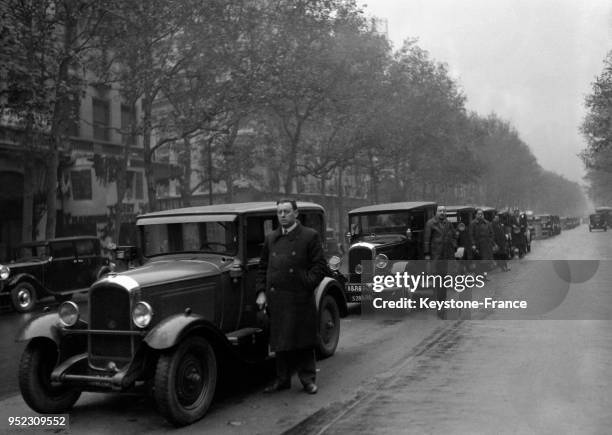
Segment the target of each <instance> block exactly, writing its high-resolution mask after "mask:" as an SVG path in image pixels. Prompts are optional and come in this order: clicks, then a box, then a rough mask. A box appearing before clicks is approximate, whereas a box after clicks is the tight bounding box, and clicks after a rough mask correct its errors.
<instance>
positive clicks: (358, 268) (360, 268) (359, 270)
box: [355, 263, 363, 275]
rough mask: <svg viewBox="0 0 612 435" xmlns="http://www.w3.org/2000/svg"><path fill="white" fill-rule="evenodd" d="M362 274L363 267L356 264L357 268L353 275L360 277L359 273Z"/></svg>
mask: <svg viewBox="0 0 612 435" xmlns="http://www.w3.org/2000/svg"><path fill="white" fill-rule="evenodd" d="M362 272H363V266H362V265H361V263H360V264H358V265H357V266H355V273H356V274H357V275H361V273H362Z"/></svg>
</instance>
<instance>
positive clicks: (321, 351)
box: [317, 295, 340, 358]
mask: <svg viewBox="0 0 612 435" xmlns="http://www.w3.org/2000/svg"><path fill="white" fill-rule="evenodd" d="M339 340H340V310H339V309H338V304H337V303H336V300H335V299H334V298H333V297H332V296H330V295H325V296H324V297H323V299H321V304H320V306H319V344H318V346H317V354H318V356H319V358H327V357H330V356H332V355H333V354H334V352H336V347H338V341H339Z"/></svg>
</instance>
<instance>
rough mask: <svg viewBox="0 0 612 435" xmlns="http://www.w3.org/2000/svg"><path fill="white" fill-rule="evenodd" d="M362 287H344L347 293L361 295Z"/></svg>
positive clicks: (350, 285) (349, 285)
mask: <svg viewBox="0 0 612 435" xmlns="http://www.w3.org/2000/svg"><path fill="white" fill-rule="evenodd" d="M361 290H362V287H361V284H348V285H347V286H346V292H347V293H361Z"/></svg>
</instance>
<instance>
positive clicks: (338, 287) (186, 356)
mask: <svg viewBox="0 0 612 435" xmlns="http://www.w3.org/2000/svg"><path fill="white" fill-rule="evenodd" d="M298 208H299V211H300V221H301V223H302V224H303V225H305V226H308V227H311V228H314V229H316V230H317V231H318V232H319V233H320V234H321V237H322V239H324V237H325V234H326V222H325V212H324V209H323V207H321V206H320V205H317V204H314V203H308V202H299V203H298ZM436 208H437V204H436V203H434V202H401V203H392V204H381V205H373V206H367V207H361V208H358V209H355V210H352V211H351V212H349V215H348V222H349V229H350V231H349V233H348V234H347V240H348V242H349V249H348V253H347V255H346V256H345V259H344V261H348V273H347V274H346V275H343V274H341V273H340V272H339V268H340V259H339V258H338V257H336V256H333V255H332V254H333V252H332V249H330V248H329V246H333V245H334V244H326V247H327V248H326V249H327V253H328V260H329V270H328V274H327V276H326V277H325V278H324V279H323V281H322V282H321V283H320V284H319V286H318V287H317V289H316V292H315V298H316V303H317V309H318V320H319V321H318V328H319V334H318V335H319V341H318V345H317V349H316V350H317V354H318V356H319V357H321V358H325V357H329V356H331V355H333V354H334V352H335V350H336V347H337V345H338V340H339V336H340V318H341V317H344V316H346V315H347V313H348V306H347V304H348V303H350V302H358V301H359V300H360V295H361V291H362V288H361V285H362V284H361V281H362V280H361V279H360V277H359V275H360V271H359V267H360V266H359V265H360V264H362V263H363V262H364V261H378V260H381V261H382V260H384V261H383V262H384V263H385V264H386V262H387V260H391V261H404V262H407V261H410V260H413V259H423V258H424V253H423V232H424V228H425V223H426V222H427V220H428V219H430V218H431V217H433V216H434V214H435V212H436ZM447 210H448V219H449V220H450V221H451V222H453V223H454V224H455V225H459V224H460V223H464V224H466V225H469V222H470V221H471V219H473V217H474V212H475V207H471V206H453V207H450V206H449V207H447ZM484 210H485V217H486V218H487V219H492V215H493V214H494V213H495V210H494V209H492V208H486V207H485V208H484ZM277 226H278V221H277V219H276V204H275V203H273V202H258V203H241V204H224V205H213V206H203V207H190V208H184V209H176V210H169V211H160V212H155V213H149V214H145V215H141V216H139V217H138V218H137V221H136V227H137V233H138V240H139V245H138V246H132V247H119V248H118V249H117V258H118V259H119V260H121V261H122V262H124V263H125V264H132V265H133V264H138V266H137V267H133V268H130V269H128V270H126V271H124V272H121V273H117V271H116V270H114V269H115V265H114V264H113V263H111V262H110V261H109V260H108V259H106V258H105V257H103V256H102V255H101V250H100V244H99V242H98V241H97V239H96V238H94V237H72V238H60V239H55V240H50V241H46V242H40V243H38V242H37V243H33V244H28V245H24V246H23V247H22V248H24V250H23V251H22V252H21V254H20V255H21V257H20V258H18V259H17V260H16V261H15V262H13V263H9V264H5V265H1V266H0V294H2V295H3V297H5V298H6V299H9V301H10V302H11V303H12V305H13V306H14V307H15V309H16V310H18V311H21V312H26V311H30V310H31V309H32V308H33V307H34V303H35V302H36V299H38V298H42V297H44V296H47V295H52V296H54V297H55V298H56V299H58V300H60V301H63V302H62V304H61V305H60V306H59V309H58V311H57V312H46V313H43V314H42V315H41V316H38V317H35V318H33V319H31V320H30V321H29V322H28V323H27V324H26V326H25V327H24V328H23V329H22V331H21V332H20V333H19V335H18V337H17V340H18V341H22V342H27V346H26V348H25V351H24V353H23V356H22V359H21V363H20V370H19V386H20V389H21V393H22V395H23V397H24V399H25V401H26V403H27V404H28V405H29V406H30V407H31V408H32V409H33V410H35V411H37V412H40V413H65V412H67V411H69V410H70V409H71V407H72V406H73V405H74V403H75V402H76V401H77V400H78V398H79V396H80V394H81V392H82V391H148V392H152V394H153V397H154V399H155V402H156V404H157V406H158V408H159V411H160V412H161V413H162V414H163V415H164V416H165V417H166V418H167V419H168V420H169V421H170V422H172V423H174V424H175V425H177V426H181V425H186V424H189V423H192V422H193V421H195V420H197V419H199V418H201V417H202V416H204V414H205V413H206V411H207V409H208V407H209V405H210V403H211V400H212V397H213V395H214V392H215V387H216V382H217V376H218V369H219V367H224V366H226V364H225V362H226V361H227V360H230V359H231V360H240V361H245V362H257V361H262V360H265V359H267V358H269V357H270V356H271V355H270V353H269V347H268V334H267V321H266V317H265V314H264V312H262V311H260V310H258V309H257V307H256V304H255V298H256V293H255V277H256V274H257V269H258V267H259V263H260V253H261V249H262V246H263V242H264V238H265V236H266V234H268V233H269V232H270V231H273V230H274V229H275V228H276V227H277ZM83 289H88V292H89V293H88V297H89V299H88V301H89V313H88V318H87V319H84V318H83V316H82V314H83V313H81V312H80V308H79V306H78V305H77V304H75V303H74V302H72V301H70V300H68V299H69V298H70V296H71V295H72V294H73V293H74V292H77V291H82V290H83Z"/></svg>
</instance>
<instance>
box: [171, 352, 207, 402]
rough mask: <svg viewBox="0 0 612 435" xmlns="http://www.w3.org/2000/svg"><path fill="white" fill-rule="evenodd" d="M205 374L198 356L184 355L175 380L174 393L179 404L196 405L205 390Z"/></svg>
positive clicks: (204, 368) (203, 366)
mask: <svg viewBox="0 0 612 435" xmlns="http://www.w3.org/2000/svg"><path fill="white" fill-rule="evenodd" d="M205 374H206V367H205V365H204V364H203V363H202V361H201V360H200V358H199V357H198V356H196V355H193V354H187V355H185V357H184V358H183V360H182V361H181V364H180V366H179V368H178V372H177V380H176V394H177V398H178V401H179V403H180V404H181V405H183V406H184V407H186V408H195V407H197V406H198V404H199V402H200V401H201V400H202V398H203V396H204V393H205V391H206V385H205V382H204V379H205V378H206V376H205Z"/></svg>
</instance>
